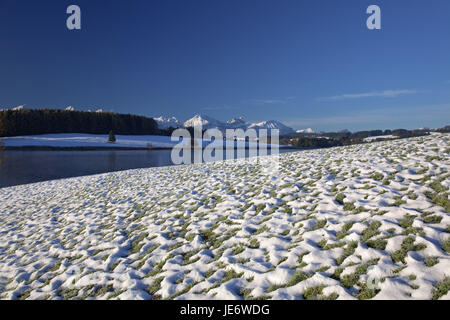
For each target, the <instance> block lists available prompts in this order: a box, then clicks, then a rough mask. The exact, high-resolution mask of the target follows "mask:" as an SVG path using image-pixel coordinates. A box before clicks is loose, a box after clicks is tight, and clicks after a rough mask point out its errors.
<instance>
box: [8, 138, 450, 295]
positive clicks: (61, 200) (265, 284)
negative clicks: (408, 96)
mask: <svg viewBox="0 0 450 320" xmlns="http://www.w3.org/2000/svg"><path fill="white" fill-rule="evenodd" d="M449 153H450V135H432V136H428V137H420V138H413V139H404V140H393V141H386V142H378V143H373V144H363V145H354V146H348V147H339V148H332V149H322V150H314V151H305V152H297V153H289V154H283V155H281V156H280V159H281V166H280V171H279V172H278V174H277V175H275V176H268V175H266V174H265V173H263V172H264V170H263V169H264V168H262V167H261V166H260V165H258V164H254V163H252V164H251V163H247V162H245V160H242V159H241V160H230V161H226V162H215V163H206V164H199V165H189V166H176V167H164V168H151V169H139V170H130V171H124V172H117V173H108V174H102V175H96V176H89V177H80V178H72V179H67V180H59V181H49V182H44V183H37V184H31V185H24V186H17V187H10V188H4V189H0V197H1V200H0V298H2V299H17V298H21V299H63V298H65V299H72V298H73V299H85V298H95V299H151V298H154V299H166V298H168V299H175V298H177V299H241V298H246V299H303V298H308V299H314V298H319V299H325V298H328V299H335V298H338V299H358V298H359V299H367V298H373V299H431V298H435V299H437V298H441V299H449V298H450V294H449V293H448V289H449V286H450V278H449V277H450V255H449V251H450V234H449V232H450V216H449V211H450V201H449V187H450V173H449V169H450V161H449Z"/></svg>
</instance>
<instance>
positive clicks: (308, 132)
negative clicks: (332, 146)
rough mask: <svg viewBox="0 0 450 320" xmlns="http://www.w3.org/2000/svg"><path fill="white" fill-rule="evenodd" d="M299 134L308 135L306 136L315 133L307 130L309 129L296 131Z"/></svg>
mask: <svg viewBox="0 0 450 320" xmlns="http://www.w3.org/2000/svg"><path fill="white" fill-rule="evenodd" d="M296 132H297V133H306V134H313V133H315V132H314V130H313V129H311V128H307V129H300V130H297V131H296Z"/></svg>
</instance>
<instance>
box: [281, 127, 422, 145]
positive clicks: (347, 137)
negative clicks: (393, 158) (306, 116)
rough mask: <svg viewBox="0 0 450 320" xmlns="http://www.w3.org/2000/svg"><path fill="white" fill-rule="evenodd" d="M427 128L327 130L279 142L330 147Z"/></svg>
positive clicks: (413, 134) (410, 134) (411, 133)
mask: <svg viewBox="0 0 450 320" xmlns="http://www.w3.org/2000/svg"><path fill="white" fill-rule="evenodd" d="M428 134H429V131H427V130H406V129H395V130H384V131H383V130H370V131H358V132H353V133H352V132H328V133H321V134H308V135H302V134H290V135H285V136H283V137H281V138H280V143H281V144H290V145H292V146H293V147H296V148H330V147H339V146H347V145H352V144H360V143H365V141H364V139H365V138H368V137H378V136H379V137H380V138H379V139H380V140H382V139H383V137H382V136H396V137H398V138H411V137H419V136H424V135H428Z"/></svg>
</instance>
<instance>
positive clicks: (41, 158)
mask: <svg viewBox="0 0 450 320" xmlns="http://www.w3.org/2000/svg"><path fill="white" fill-rule="evenodd" d="M289 151H293V150H283V149H280V153H283V152H289ZM170 153H171V150H142V151H141V150H139V151H135V150H133V151H126V150H117V151H114V150H108V151H101V150H99V151H4V152H3V153H2V156H3V162H1V163H0V188H4V187H8V186H14V185H19V184H26V183H34V182H40V181H46V180H53V179H62V178H69V177H77V176H84V175H91V174H98V173H105V172H112V171H120V170H127V169H137V168H150V167H161V166H170V165H173V163H172V161H171V158H170ZM247 154H248V152H247Z"/></svg>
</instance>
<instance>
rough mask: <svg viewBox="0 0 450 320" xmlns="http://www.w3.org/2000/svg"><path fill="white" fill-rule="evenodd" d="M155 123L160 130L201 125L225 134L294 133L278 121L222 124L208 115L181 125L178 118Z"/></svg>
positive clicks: (238, 120) (197, 117)
mask: <svg viewBox="0 0 450 320" xmlns="http://www.w3.org/2000/svg"><path fill="white" fill-rule="evenodd" d="M154 119H155V121H156V122H157V123H158V126H159V128H161V129H167V128H169V127H173V128H181V127H185V128H189V127H195V126H198V125H201V126H202V127H203V129H212V128H217V129H219V130H221V131H223V132H225V130H226V129H243V130H247V129H249V128H253V129H269V130H270V129H279V130H280V134H287V133H292V132H294V130H293V129H292V128H289V127H287V126H285V125H284V124H283V123H281V122H279V121H276V120H269V121H263V122H259V123H251V122H248V121H245V120H244V119H243V118H242V117H240V118H233V119H232V120H229V121H227V122H222V121H219V120H217V119H214V118H211V117H209V116H206V115H195V116H194V117H192V118H190V119H188V120H186V121H185V122H184V123H181V122H180V121H179V120H178V119H177V118H175V117H171V118H164V117H159V118H154Z"/></svg>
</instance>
